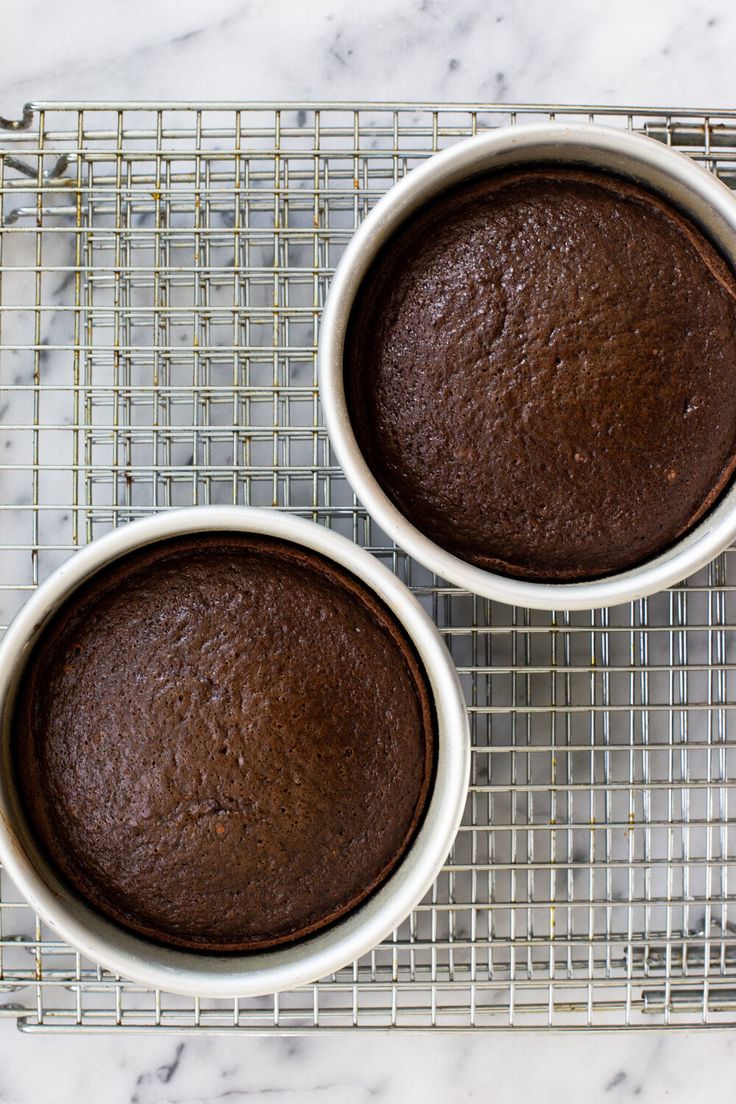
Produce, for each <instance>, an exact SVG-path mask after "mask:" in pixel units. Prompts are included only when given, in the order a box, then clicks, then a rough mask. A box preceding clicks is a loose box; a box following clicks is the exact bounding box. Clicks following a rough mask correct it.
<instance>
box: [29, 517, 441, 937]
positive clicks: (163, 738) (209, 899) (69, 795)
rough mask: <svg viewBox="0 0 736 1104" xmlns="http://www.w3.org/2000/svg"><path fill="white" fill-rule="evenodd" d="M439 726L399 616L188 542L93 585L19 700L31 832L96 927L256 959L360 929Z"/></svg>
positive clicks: (134, 560)
mask: <svg viewBox="0 0 736 1104" xmlns="http://www.w3.org/2000/svg"><path fill="white" fill-rule="evenodd" d="M434 725H435V722H434V717H433V711H432V706H431V700H430V692H429V689H428V685H427V680H426V676H425V674H424V672H423V669H422V667H421V664H420V661H419V659H418V657H417V655H416V654H415V652H414V649H413V646H412V644H411V643H410V641H409V639H408V638H407V637H406V635H405V633H404V631H403V629H402V628H401V627H400V626H399V624H398V622H397V621H396V619H395V617H394V616H393V614H392V613H390V612H389V611H388V609H386V608H385V607H384V606H383V604H382V603H381V602H380V601H379V600H378V599H377V598H376V596H375V595H374V594H373V592H372V591H370V590H369V589H368V588H367V587H366V586H365V585H364V584H363V583H361V582H360V581H359V580H357V579H356V578H355V577H353V576H352V575H350V574H348V573H347V572H346V571H344V570H342V569H341V568H339V567H338V566H336V565H335V564H334V563H332V562H331V561H328V560H326V559H324V558H322V557H321V556H319V555H318V554H316V553H314V552H310V551H307V550H304V549H302V548H300V547H297V546H295V545H292V544H289V543H286V542H280V541H277V540H274V539H270V538H266V537H259V536H249V535H245V534H235V535H229V534H213V535H204V536H193V537H186V538H177V539H175V540H170V541H166V542H164V543H160V544H156V545H153V546H150V547H148V548H146V549H145V550H142V551H139V552H136V553H134V554H132V555H130V556H129V557H127V558H125V559H122V560H120V561H117V562H116V563H114V564H113V565H111V566H109V567H108V568H106V569H104V570H102V571H101V572H100V573H99V574H98V575H96V576H94V577H93V578H92V579H91V580H90V582H89V583H87V584H86V586H84V588H83V589H81V590H79V591H77V592H76V593H75V594H74V595H73V596H72V598H71V599H70V600H69V601H68V602H67V604H66V605H65V606H64V607H63V608H62V609H61V611H60V612H59V613H58V614H57V616H56V617H55V619H54V620H53V621H52V622H51V623H50V624H49V626H48V627H47V628H46V629H45V630H44V632H43V634H42V636H41V638H40V641H39V643H38V644H37V646H36V648H35V651H34V653H33V655H32V657H31V660H30V662H29V665H28V667H27V669H26V674H25V676H24V680H23V682H22V685H21V687H20V690H19V696H18V699H17V702H16V711H15V724H14V735H13V740H14V743H13V761H14V769H15V772H16V781H17V785H18V788H19V792H20V795H21V799H22V801H23V805H24V807H25V811H26V815H27V818H28V821H29V825H30V827H31V830H32V832H33V834H34V836H35V837H36V840H37V843H38V844H39V846H40V847H41V849H42V851H43V852H44V853H45V854H46V856H47V857H48V858H49V859H50V861H51V862H52V863H53V865H54V866H55V867H56V868H57V870H58V872H59V873H60V874H61V876H62V877H63V878H64V879H65V880H66V882H67V883H68V884H69V885H70V886H71V887H72V888H73V889H74V890H76V891H77V892H78V893H79V894H80V895H81V896H82V897H84V898H86V899H87V900H88V901H89V902H91V903H92V904H93V905H94V906H95V907H96V908H97V909H98V910H100V911H101V912H103V913H105V914H106V915H107V916H108V917H110V918H112V919H113V920H115V921H117V922H118V923H119V924H122V925H124V926H125V927H127V928H131V929H133V930H134V931H135V932H138V933H140V934H142V935H145V936H147V937H149V938H151V939H153V940H156V941H158V942H160V943H163V944H169V945H172V946H176V947H186V948H192V949H195V950H202V951H211V952H212V951H214V952H227V951H250V950H260V949H264V948H269V947H275V946H277V945H279V944H284V943H288V942H292V941H295V940H298V939H301V938H303V937H304V936H307V935H309V934H311V933H314V932H317V931H320V930H321V929H323V928H324V927H325V926H326V925H328V924H330V923H332V922H333V921H335V920H337V919H338V918H339V917H342V916H344V915H345V914H346V913H348V912H349V911H350V910H352V909H354V908H355V907H356V906H357V905H359V904H360V903H361V902H362V901H364V900H365V899H366V898H367V897H368V895H369V894H370V893H371V892H372V891H373V890H375V889H376V887H378V886H380V885H381V884H382V883H383V882H384V881H385V879H386V878H387V876H388V875H389V874H390V873H391V871H392V870H393V869H394V868H395V866H396V864H397V863H398V862H399V860H400V859H401V857H402V856H403V855H404V853H405V852H406V850H407V847H408V846H409V845H410V843H411V841H412V839H413V837H414V835H415V833H416V831H417V828H418V826H419V824H420V821H421V818H422V815H423V811H424V808H425V805H426V802H427V798H428V791H429V787H430V783H431V775H432V770H433V758H434V739H435V737H434V731H435V730H434Z"/></svg>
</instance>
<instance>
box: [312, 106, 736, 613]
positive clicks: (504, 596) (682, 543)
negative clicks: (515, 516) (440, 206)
mask: <svg viewBox="0 0 736 1104" xmlns="http://www.w3.org/2000/svg"><path fill="white" fill-rule="evenodd" d="M544 164H551V165H574V166H580V167H584V168H589V169H594V170H598V171H601V172H609V173H615V174H616V175H618V176H620V177H623V178H627V179H629V180H632V181H634V182H636V183H638V184H641V185H643V186H644V187H646V188H648V189H649V190H651V191H652V192H655V193H657V194H658V195H660V196H661V197H662V198H663V199H665V200H667V201H668V202H670V203H671V204H673V205H674V206H675V207H676V208H678V209H679V210H680V211H682V212H683V213H684V214H686V215H687V216H689V217H690V218H691V219H692V221H693V222H694V223H695V224H696V225H698V226H699V227H700V228H701V229H702V230H703V231H704V233H705V234H706V235H707V237H708V238H709V239H710V240H711V241H712V242H713V243H714V244H715V246H716V247H717V248H718V249H719V251H720V252H721V254H722V255H723V256H724V257H725V259H726V260H727V261H728V262H729V263H730V264H731V266H732V267H733V268H735V269H736V198H734V196H733V195H732V194H731V192H730V191H729V189H728V188H727V187H726V186H725V185H724V184H722V183H721V182H720V181H719V180H718V179H717V177H715V176H714V175H713V174H711V173H708V172H706V171H705V170H704V169H702V168H701V167H700V166H699V165H697V164H696V163H695V162H694V161H692V160H691V159H690V158H688V157H687V156H685V155H684V154H681V153H678V152H677V151H676V150H673V149H672V148H671V147H669V146H666V145H664V144H663V143H661V142H657V141H655V140H654V139H651V138H647V137H645V136H643V135H639V134H633V133H631V132H629V131H625V130H617V129H614V128H613V127H605V126H597V125H594V124H587V123H580V124H568V123H543V124H538V125H523V126H512V127H504V128H499V129H497V130H494V131H491V132H489V133H487V134H484V135H481V136H477V137H473V138H468V139H466V140H465V141H462V142H458V143H457V145H455V146H453V147H452V148H450V149H448V150H445V151H443V152H442V153H438V154H435V155H434V156H433V157H431V158H430V159H429V160H427V161H426V162H425V163H424V164H423V165H421V166H419V167H418V168H416V169H414V170H412V172H410V173H409V174H408V175H407V176H406V177H404V178H403V180H401V181H400V182H399V183H398V184H396V185H394V187H393V188H392V189H391V190H390V191H389V192H388V193H387V194H386V195H385V196H384V197H383V198H382V199H381V200H379V202H378V203H377V204H376V206H375V207H374V208H373V210H372V211H371V213H370V214H369V215H368V217H367V218H366V219H365V221H364V222H363V223H362V224H361V226H360V228H359V229H358V230H357V232H356V233H355V235H354V236H353V238H352V239H351V241H350V244H349V245H348V247H347V249H346V251H345V253H344V255H343V257H342V259H341V260H340V263H339V265H338V267H337V271H336V273H335V276H334V278H333V281H332V285H331V288H330V292H329V295H328V299H327V304H326V306H325V310H324V314H323V317H322V327H321V332H320V341H319V383H320V396H321V400H322V406H323V410H324V415H325V421H326V424H327V429H328V431H329V434H330V438H331V441H332V444H333V445H334V448H335V452H336V454H337V457H338V459H339V461H340V463H341V465H342V467H343V469H344V470H345V474H346V475H347V478H348V480H349V482H350V484H351V486H352V488H353V490H354V491H355V493H356V495H357V496H358V498H359V499H360V500H361V502H362V503H363V505H364V506H365V507H366V509H367V510H368V511H369V513H370V514H371V515H372V516H373V518H374V519H375V520H376V521H377V523H378V524H379V525H380V527H381V529H382V530H383V531H384V532H385V533H386V534H387V535H388V536H389V537H390V538H391V539H392V540H394V541H395V542H396V543H397V544H398V545H399V546H400V547H401V548H403V549H405V551H407V552H409V553H410V554H411V555H412V556H414V557H415V559H417V560H418V561H419V562H420V563H421V564H423V565H424V566H425V567H427V568H429V569H430V570H432V571H434V572H435V573H436V574H437V575H439V576H441V577H442V578H444V579H447V580H448V581H450V582H452V583H456V584H457V585H458V586H461V587H464V588H466V589H467V590H470V591H472V592H473V593H475V594H480V595H482V596H483V597H485V598H491V599H495V600H497V601H500V602H506V603H508V604H511V605H517V606H529V607H532V608H536V609H570V610H574V609H595V608H599V607H603V606H611V605H617V604H619V603H621V602H629V601H632V600H634V599H637V598H641V597H644V596H645V595H647V594H653V593H655V592H656V591H659V590H663V589H664V588H665V587H668V586H671V585H673V584H674V583H677V582H679V581H681V580H682V579H684V578H686V576H688V575H690V574H692V573H693V572H695V571H697V570H698V569H699V568H701V567H702V566H703V565H704V564H706V563H708V562H709V561H710V560H712V559H713V557H714V556H716V555H717V554H718V553H719V552H721V551H723V549H724V548H726V547H727V546H728V545H729V544H730V543H731V541H732V540H733V538H734V536H736V485H734V484H732V485H731V487H730V489H729V490H727V492H726V493H725V494H724V495H723V496H722V497H721V498H720V499H719V501H718V503H717V504H716V506H715V507H714V508H713V509H712V510H711V511H710V512H709V513H708V514H707V515H706V516H705V517H704V518H703V520H702V521H700V522H699V523H698V524H697V525H696V526H695V527H694V528H693V529H692V530H691V531H690V532H688V533H687V534H685V535H684V536H683V537H682V538H681V539H680V540H678V541H677V542H676V543H675V544H673V545H672V546H671V547H669V548H667V549H666V550H665V551H664V552H662V553H660V554H659V555H657V556H655V557H653V558H651V559H649V560H647V561H646V562H644V563H642V564H640V565H639V566H637V567H634V568H632V569H630V570H627V571H622V572H619V573H616V574H612V575H608V576H604V577H603V578H598V579H595V580H590V581H583V582H578V583H538V582H530V581H528V580H523V579H514V578H509V577H507V576H504V575H500V574H496V573H494V572H492V571H487V570H485V569H483V568H480V567H476V566H474V565H473V564H470V563H467V562H466V561H465V560H462V559H460V558H459V557H458V556H455V555H453V554H452V553H451V552H448V551H447V550H446V549H444V548H441V547H440V546H439V545H437V544H436V543H434V542H433V541H432V540H430V538H429V537H427V536H425V534H424V533H422V532H421V531H420V530H419V529H417V528H416V527H415V526H414V525H412V523H411V522H410V521H408V520H407V518H405V517H404V516H403V515H402V514H401V513H400V511H399V510H398V509H397V508H396V506H395V505H394V504H393V502H392V501H391V500H390V498H389V497H388V496H387V495H386V494H385V492H384V491H383V489H382V488H381V486H380V485H379V483H378V481H377V480H376V479H375V477H374V476H373V474H372V472H371V470H370V468H369V467H368V464H367V463H366V461H365V459H364V457H363V456H362V454H361V451H360V449H359V447H358V444H357V441H356V439H355V435H354V433H353V428H352V426H351V423H350V416H349V412H348V407H347V402H346V397H345V388H344V376H343V349H344V344H345V335H346V330H347V326H348V321H349V318H350V313H351V310H352V306H353V303H354V301H355V298H356V295H357V293H358V290H359V288H360V285H361V282H362V280H363V278H364V277H365V275H366V273H367V272H368V269H369V268H370V266H371V264H372V262H373V261H374V260H375V258H376V256H377V254H378V253H379V251H380V250H381V248H382V247H383V245H384V244H385V243H386V242H388V241H389V239H390V238H391V236H392V235H393V234H394V233H395V232H396V231H397V230H398V228H399V227H400V226H401V225H402V223H404V222H405V220H406V219H407V218H408V217H409V216H411V215H412V214H413V213H414V212H415V211H417V210H418V209H419V208H421V207H422V206H424V205H425V204H426V203H427V202H428V201H429V200H431V199H434V198H435V197H436V196H438V195H440V194H441V193H442V192H444V191H446V190H447V189H449V188H451V187H453V186H455V185H457V184H459V183H461V182H462V181H464V180H467V179H471V178H472V177H475V176H478V175H480V174H483V173H489V172H496V171H499V170H502V169H511V168H518V167H521V166H523V165H544ZM734 370H735V371H736V365H734Z"/></svg>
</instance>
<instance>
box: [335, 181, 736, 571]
mask: <svg viewBox="0 0 736 1104" xmlns="http://www.w3.org/2000/svg"><path fill="white" fill-rule="evenodd" d="M346 389H347V401H348V406H349V411H350V417H351V421H352V424H353V427H354V431H355V434H356V438H357V441H358V444H359V447H360V449H361V451H362V453H363V455H364V456H365V458H366V461H367V463H368V465H369V467H370V468H371V470H372V472H373V474H374V475H375V477H376V479H377V480H378V482H379V483H380V484H381V486H382V488H383V490H384V491H385V492H386V494H387V495H388V496H389V498H390V499H391V500H392V501H393V503H394V504H395V505H396V506H397V508H398V509H399V510H400V511H401V512H402V514H404V516H405V517H407V518H408V520H409V521H410V522H412V523H413V524H414V525H415V526H416V527H417V528H418V529H419V530H421V531H422V532H423V533H425V534H426V535H427V536H428V537H430V538H431V539H432V540H433V541H435V542H436V543H437V544H439V545H441V546H442V547H443V548H445V549H447V550H448V551H450V552H452V553H454V554H455V555H457V556H459V557H461V558H462V559H464V560H466V561H468V562H470V563H472V564H476V565H477V566H479V567H483V568H487V569H490V570H494V571H499V572H501V573H504V574H508V575H512V576H516V577H519V578H527V579H531V580H537V581H543V582H544V581H546V582H557V581H560V582H562V581H576V580H578V581H581V580H585V579H590V578H595V577H599V576H602V575H606V574H609V573H612V572H616V571H621V570H624V569H626V568H629V567H633V566H635V565H636V564H639V563H641V562H642V561H644V560H646V559H649V558H650V557H652V556H654V555H655V554H657V553H658V552H660V551H663V550H664V549H665V548H667V547H668V546H670V545H671V544H672V543H673V542H674V541H676V540H677V538H678V537H680V536H681V535H682V534H684V533H685V532H687V530H688V529H690V528H691V527H692V526H693V525H695V523H696V522H697V521H698V520H699V519H700V518H702V517H703V515H704V514H705V513H706V511H707V510H708V509H709V508H710V507H711V506H712V505H713V504H714V503H715V502H716V500H717V499H718V497H719V496H720V495H721V493H722V492H723V490H724V488H725V487H726V486H727V484H728V483H729V481H730V479H731V476H732V474H733V471H734V468H735V467H736V280H735V279H734V275H733V273H732V272H731V270H730V269H729V268H728V266H727V265H726V263H725V262H724V261H723V260H722V258H721V256H720V255H719V254H718V253H717V251H716V250H715V248H714V247H713V246H712V245H711V244H710V242H709V241H707V240H706V238H705V237H704V236H703V234H702V233H700V231H698V230H697V229H696V227H695V226H694V225H693V224H692V223H691V222H690V221H689V220H688V219H686V218H685V217H683V215H681V214H680V213H678V212H677V211H675V210H674V209H673V208H671V207H670V206H668V205H667V204H666V203H664V202H663V201H662V200H660V199H659V198H657V197H656V196H654V195H652V194H650V193H649V192H647V191H645V190H644V189H642V188H639V187H637V186H635V185H633V184H631V183H627V182H624V181H622V180H619V179H617V178H615V177H608V176H605V175H603V174H596V173H593V172H589V171H583V170H576V169H567V168H559V169H557V168H529V169H526V170H524V171H517V172H513V173H512V172H509V173H504V174H501V175H497V176H487V177H484V178H481V179H476V180H474V181H472V182H469V183H466V184H463V185H462V186H460V187H458V188H457V189H455V190H454V191H452V192H450V193H448V194H445V195H443V196H441V197H439V198H437V199H436V200H434V201H433V202H431V203H430V204H429V205H428V206H427V207H425V208H424V209H422V210H421V211H420V212H418V213H417V214H416V215H414V216H413V217H411V218H410V219H409V220H408V221H407V223H406V224H405V225H404V226H403V227H402V228H400V230H399V231H398V232H397V233H396V234H395V235H394V236H393V237H392V239H391V241H390V242H389V243H388V244H387V245H386V247H385V248H384V249H383V251H382V252H381V253H380V254H379V256H378V258H377V260H376V262H375V263H374V264H373V266H372V267H371V269H370V270H369V272H368V274H367V276H366V278H365V280H364V282H363V285H362V287H361V289H360V290H359V293H358V296H357V299H356V301H355V304H354V308H353V312H352V315H351V319H350V324H349V329H348V336H347V341H346Z"/></svg>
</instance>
